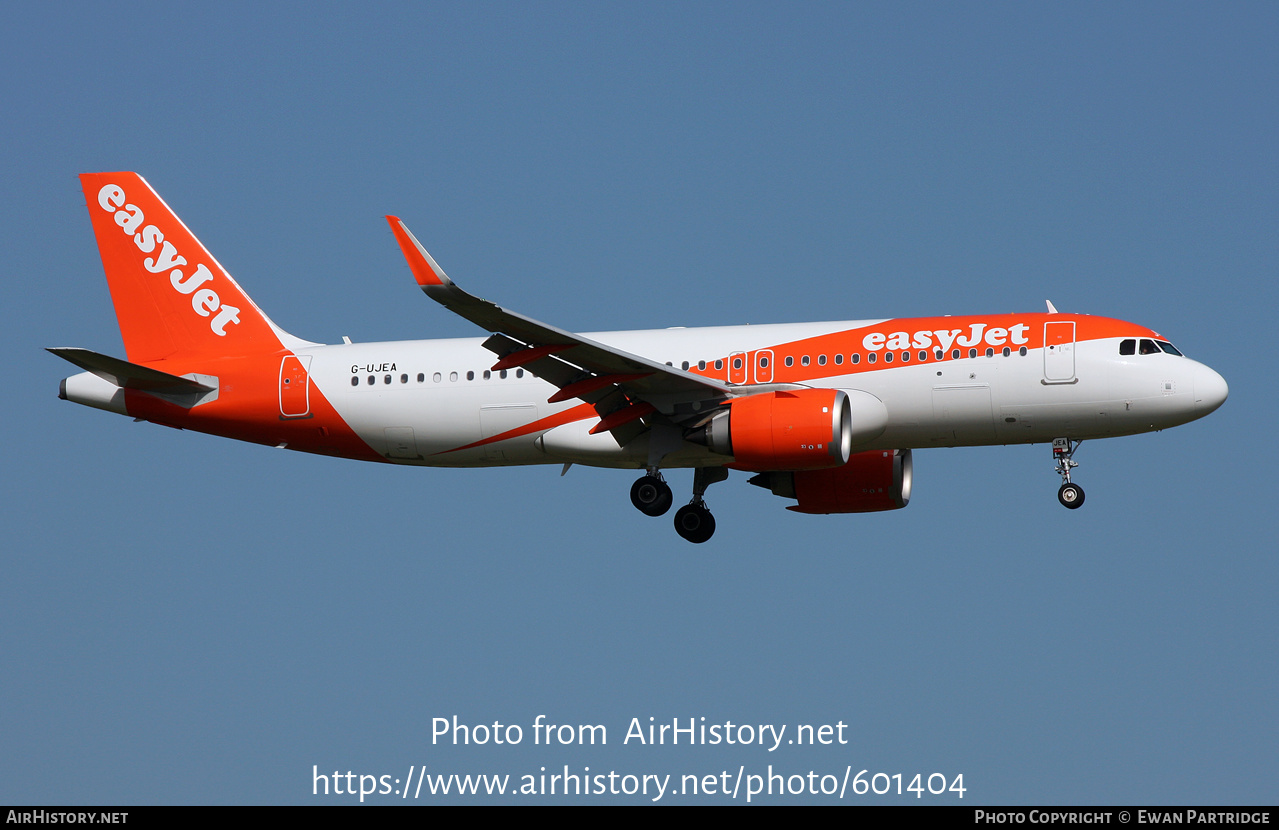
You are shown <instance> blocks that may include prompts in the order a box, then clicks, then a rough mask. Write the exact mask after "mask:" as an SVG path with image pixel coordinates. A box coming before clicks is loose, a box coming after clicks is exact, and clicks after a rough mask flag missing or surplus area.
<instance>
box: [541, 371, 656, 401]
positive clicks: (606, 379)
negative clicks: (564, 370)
mask: <svg viewBox="0 0 1279 830" xmlns="http://www.w3.org/2000/svg"><path fill="white" fill-rule="evenodd" d="M646 377H649V375H648V374H647V373H645V374H639V375H599V376H598V377H593V378H587V379H586V380H579V381H578V382H577V383H570V384H569V385H568V386H565V387H564V388H563V389H561V390H560V391H558V392H556V393H555V394H554V395H551V396H550V397H549V398H547V399H546V402H547V403H559V402H560V401H567V400H570V399H572V398H576V397H580V396H582V395H589V394H590V393H591V392H594V391H595V390H597V389H603V388H604V387H605V386H612V385H613V384H615V383H629V382H630V381H632V380H639V379H640V378H646Z"/></svg>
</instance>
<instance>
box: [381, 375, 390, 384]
mask: <svg viewBox="0 0 1279 830" xmlns="http://www.w3.org/2000/svg"><path fill="white" fill-rule="evenodd" d="M382 382H383V383H390V382H391V376H390V375H385V376H384V377H383V378H382Z"/></svg>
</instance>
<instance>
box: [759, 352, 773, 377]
mask: <svg viewBox="0 0 1279 830" xmlns="http://www.w3.org/2000/svg"><path fill="white" fill-rule="evenodd" d="M755 382H756V383H772V382H773V350H772V349H760V350H759V351H757V352H755Z"/></svg>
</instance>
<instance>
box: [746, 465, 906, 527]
mask: <svg viewBox="0 0 1279 830" xmlns="http://www.w3.org/2000/svg"><path fill="white" fill-rule="evenodd" d="M913 473H914V465H913V463H912V462H911V455H910V450H870V451H868V452H859V453H856V454H854V455H853V456H852V457H851V458H849V459H848V463H847V464H845V465H843V466H842V467H834V468H830V469H825V470H798V471H795V472H764V473H760V474H759V475H757V476H755V477H754V478H752V479H751V480H750V483H751V484H754V485H755V486H757V487H764V488H766V489H768V490H772V491H773V494H774V495H777V496H782V497H783V498H789V499H798V500H799V503H798V504H793V505H791V506H790V507H788V508H786V509H787V510H794V511H796V512H797V513H875V512H878V511H880V510H897V509H899V508H902V507H905V506H906V505H907V504H909V503H910V485H911V479H912V478H913Z"/></svg>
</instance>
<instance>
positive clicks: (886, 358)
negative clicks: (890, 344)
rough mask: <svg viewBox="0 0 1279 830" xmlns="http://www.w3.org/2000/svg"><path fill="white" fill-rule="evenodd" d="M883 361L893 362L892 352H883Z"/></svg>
mask: <svg viewBox="0 0 1279 830" xmlns="http://www.w3.org/2000/svg"><path fill="white" fill-rule="evenodd" d="M884 362H885V363H892V362H893V353H892V352H884Z"/></svg>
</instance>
